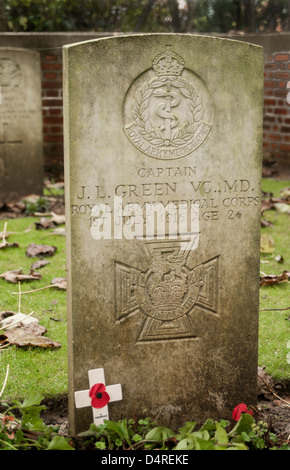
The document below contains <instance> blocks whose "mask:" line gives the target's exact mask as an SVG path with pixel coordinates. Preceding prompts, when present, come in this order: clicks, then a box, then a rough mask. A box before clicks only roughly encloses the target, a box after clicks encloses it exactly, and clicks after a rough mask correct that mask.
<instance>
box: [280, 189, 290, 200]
mask: <svg viewBox="0 0 290 470" xmlns="http://www.w3.org/2000/svg"><path fill="white" fill-rule="evenodd" d="M280 194H281V196H282V197H286V198H289V199H290V188H289V187H288V188H284V189H281V191H280Z"/></svg>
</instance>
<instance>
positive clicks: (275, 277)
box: [260, 271, 290, 286]
mask: <svg viewBox="0 0 290 470" xmlns="http://www.w3.org/2000/svg"><path fill="white" fill-rule="evenodd" d="M281 282H290V271H283V273H281V274H265V275H263V276H261V277H260V286H272V285H273V284H280V283H281Z"/></svg>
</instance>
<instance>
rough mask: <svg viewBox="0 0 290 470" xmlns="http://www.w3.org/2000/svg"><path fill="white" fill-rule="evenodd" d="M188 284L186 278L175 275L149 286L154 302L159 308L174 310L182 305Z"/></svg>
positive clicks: (149, 292) (150, 295)
mask: <svg viewBox="0 0 290 470" xmlns="http://www.w3.org/2000/svg"><path fill="white" fill-rule="evenodd" d="M186 290H187V286H186V283H185V282H184V280H182V279H180V278H177V277H175V278H174V279H171V280H169V279H166V278H165V279H164V280H162V281H159V282H154V283H152V284H151V285H150V287H149V288H148V294H149V297H150V299H151V302H152V304H153V305H154V307H156V308H157V309H159V310H160V309H161V310H172V309H176V308H178V307H180V306H181V304H182V302H183V298H184V294H185V293H186Z"/></svg>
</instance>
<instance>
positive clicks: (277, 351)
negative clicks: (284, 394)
mask: <svg viewBox="0 0 290 470" xmlns="http://www.w3.org/2000/svg"><path fill="white" fill-rule="evenodd" d="M287 186H290V181H275V180H271V179H264V180H263V186H262V187H263V190H264V191H271V192H273V193H274V196H276V197H277V196H279V195H280V190H281V189H283V188H285V187H287ZM263 218H265V219H267V220H270V221H272V222H273V227H269V228H262V229H261V233H266V234H269V235H271V237H272V238H273V240H274V242H275V251H274V252H273V253H271V254H261V261H266V263H263V262H261V271H262V272H264V273H266V274H280V273H281V272H282V271H284V270H290V230H289V225H290V216H289V215H287V214H279V213H277V211H275V210H270V211H266V212H264V214H263ZM38 220H39V218H35V217H25V218H20V219H13V220H7V223H8V225H7V231H8V232H18V233H17V234H14V235H10V237H9V239H8V240H9V242H13V241H15V242H18V243H19V245H20V246H19V247H18V248H7V249H2V250H0V274H2V273H3V272H5V271H8V270H12V269H22V270H23V272H24V273H25V274H28V272H29V269H30V266H31V264H32V263H33V262H34V261H36V259H37V258H28V257H27V256H26V254H25V252H26V248H27V247H28V245H29V244H30V243H33V242H35V243H38V244H47V245H54V246H56V247H57V251H56V253H55V254H54V256H52V257H50V258H47V259H48V261H50V264H48V265H46V266H44V267H43V268H41V269H39V271H38V272H39V273H41V275H42V279H41V280H38V281H33V282H25V283H21V292H24V291H27V290H36V289H39V288H41V287H45V286H48V285H50V283H51V281H52V279H53V278H54V277H59V276H65V237H63V236H57V235H50V234H51V232H52V230H51V229H49V230H36V229H35V222H36V221H38ZM4 222H5V221H3V220H0V232H1V231H2V230H3V228H4ZM29 227H31V230H30V231H28V232H27V233H24V231H25V230H26V229H28V228H29ZM277 255H281V256H283V258H284V263H283V264H280V263H278V262H277V261H275V257H276V256H277ZM14 292H16V293H17V292H18V285H17V284H11V283H8V282H7V281H5V280H4V279H0V311H4V310H12V311H14V312H18V311H19V295H15V294H14ZM289 293H290V284H288V283H283V284H279V285H277V286H268V287H261V289H260V309H265V308H267V309H273V310H272V311H263V310H261V311H260V328H259V365H260V366H263V365H264V366H266V371H267V373H269V374H271V375H272V376H273V377H274V378H276V379H279V380H280V379H281V380H290V364H289V363H288V362H287V353H289V352H290V350H289V349H288V348H287V343H288V341H290V321H289V317H290V310H284V311H277V310H274V309H279V308H286V307H290V295H289ZM20 307H21V308H20V311H21V312H22V313H25V314H29V313H31V312H32V311H33V312H34V314H33V316H35V317H37V318H38V319H39V323H40V324H41V325H43V326H44V327H45V328H46V329H47V332H46V333H45V336H47V337H48V338H50V339H51V341H54V342H58V343H60V344H61V347H60V348H49V349H48V348H40V347H27V348H21V347H17V346H9V347H8V348H6V349H3V350H0V389H1V387H2V384H3V382H4V377H5V374H6V369H7V365H9V378H8V381H7V385H6V387H5V393H4V395H3V396H2V400H9V401H10V400H14V399H22V398H24V397H25V396H27V393H28V392H29V391H39V392H40V393H42V394H43V395H44V396H45V397H53V396H59V395H63V394H66V393H67V336H66V333H67V323H66V292H65V291H64V290H57V289H56V288H54V287H53V288H49V289H44V290H41V291H39V292H37V291H36V292H33V293H30V294H22V295H21V303H20Z"/></svg>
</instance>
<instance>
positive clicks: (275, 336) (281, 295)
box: [259, 179, 290, 380]
mask: <svg viewBox="0 0 290 470" xmlns="http://www.w3.org/2000/svg"><path fill="white" fill-rule="evenodd" d="M286 187H290V181H275V180H274V179H264V180H263V184H262V189H263V190H264V191H265V192H272V193H273V196H274V197H280V191H281V190H282V189H284V188H286ZM289 210H290V206H289ZM263 219H266V220H268V221H270V222H272V223H273V226H272V227H267V228H262V229H261V233H265V234H267V235H269V236H271V237H272V239H273V240H274V243H275V248H274V252H273V253H261V264H260V269H261V271H262V272H263V273H265V274H281V273H282V272H283V271H290V216H289V215H288V214H281V213H278V212H277V211H276V210H267V211H265V212H264V213H263ZM277 256H282V257H283V259H284V262H283V263H278V262H277V261H276V260H275V258H276V257H277ZM287 307H290V284H288V283H281V284H278V285H273V286H262V287H261V288H260V309H273V310H272V311H263V310H260V321H259V330H260V333H259V365H261V366H262V365H264V366H266V371H267V373H269V374H270V375H272V376H273V377H274V378H275V379H277V380H290V364H289V363H288V362H287V353H289V352H290V349H288V348H287V343H288V342H289V341H290V310H274V309H282V308H287Z"/></svg>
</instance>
